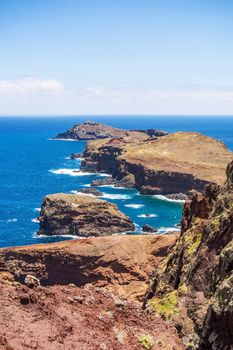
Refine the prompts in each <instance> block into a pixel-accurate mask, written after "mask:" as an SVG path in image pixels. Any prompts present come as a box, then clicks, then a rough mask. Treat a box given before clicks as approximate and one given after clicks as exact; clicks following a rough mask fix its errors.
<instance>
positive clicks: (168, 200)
mask: <svg viewBox="0 0 233 350" xmlns="http://www.w3.org/2000/svg"><path fill="white" fill-rule="evenodd" d="M153 197H155V198H157V199H159V200H161V201H167V202H173V203H184V202H185V200H184V199H172V198H167V197H166V196H163V195H161V194H155V195H153Z"/></svg>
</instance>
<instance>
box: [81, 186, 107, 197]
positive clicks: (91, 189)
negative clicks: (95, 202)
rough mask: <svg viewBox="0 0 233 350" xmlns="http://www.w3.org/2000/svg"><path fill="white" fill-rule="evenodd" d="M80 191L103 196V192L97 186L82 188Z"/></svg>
mask: <svg viewBox="0 0 233 350" xmlns="http://www.w3.org/2000/svg"><path fill="white" fill-rule="evenodd" d="M79 192H81V193H84V194H92V195H93V196H96V197H101V196H103V192H101V191H98V190H97V189H96V188H89V187H88V188H81V190H79Z"/></svg>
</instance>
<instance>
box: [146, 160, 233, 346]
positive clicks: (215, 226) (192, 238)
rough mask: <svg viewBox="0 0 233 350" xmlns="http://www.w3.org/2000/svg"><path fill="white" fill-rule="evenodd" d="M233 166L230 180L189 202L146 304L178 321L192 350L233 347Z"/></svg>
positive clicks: (231, 165)
mask: <svg viewBox="0 0 233 350" xmlns="http://www.w3.org/2000/svg"><path fill="white" fill-rule="evenodd" d="M232 203H233V162H232V163H230V164H229V165H228V167H227V181H226V183H225V184H224V185H223V186H222V187H220V186H213V185H212V186H209V187H207V189H206V192H205V194H204V195H201V194H195V195H194V196H193V198H192V199H191V200H189V201H187V202H186V204H185V207H184V213H183V214H184V215H183V221H182V233H181V236H180V237H179V239H178V240H177V242H176V243H175V245H174V246H173V248H172V249H171V251H170V253H169V254H168V257H167V258H166V260H164V261H163V262H162V264H161V265H160V266H159V267H158V268H157V269H156V270H155V273H154V277H153V279H152V281H151V288H150V289H149V291H148V293H147V296H146V301H147V303H146V305H147V307H148V308H151V309H153V310H154V311H155V312H157V313H160V314H161V315H162V316H163V317H164V318H167V319H170V320H171V322H173V323H176V326H177V329H179V332H180V334H181V335H182V337H183V339H184V341H185V343H186V346H187V348H188V349H206V350H207V349H208V350H209V349H213V350H214V349H224V350H228V349H229V350H230V349H232V344H233V307H232V296H233V271H232V269H233V206H232Z"/></svg>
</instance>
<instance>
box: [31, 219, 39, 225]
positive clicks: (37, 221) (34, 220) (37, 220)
mask: <svg viewBox="0 0 233 350" xmlns="http://www.w3.org/2000/svg"><path fill="white" fill-rule="evenodd" d="M32 222H35V223H36V224H39V222H40V220H39V219H37V218H35V219H32Z"/></svg>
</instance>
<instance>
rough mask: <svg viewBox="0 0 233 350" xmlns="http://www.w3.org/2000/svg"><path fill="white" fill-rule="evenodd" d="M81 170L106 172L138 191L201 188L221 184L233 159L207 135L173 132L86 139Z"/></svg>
mask: <svg viewBox="0 0 233 350" xmlns="http://www.w3.org/2000/svg"><path fill="white" fill-rule="evenodd" d="M84 158H85V159H84V160H83V161H82V163H81V169H82V170H84V171H93V172H107V173H109V174H111V175H112V176H113V178H114V179H115V180H116V181H117V182H118V183H119V182H120V183H122V184H124V183H125V184H126V186H127V187H136V188H138V189H139V190H140V191H141V193H142V194H164V195H169V194H174V193H177V194H179V193H184V194H186V195H189V196H191V194H192V191H193V190H197V191H201V192H203V191H204V187H205V185H207V184H208V183H215V184H223V182H224V180H225V167H226V165H227V163H228V162H229V161H231V160H232V159H233V154H232V152H231V151H229V150H228V149H227V148H226V146H225V145H224V144H223V143H222V142H220V141H217V140H215V139H213V138H211V137H207V136H204V135H201V134H199V133H192V132H177V133H174V134H171V135H167V136H163V137H160V138H158V139H156V140H150V139H149V140H148V139H147V140H139V139H137V138H134V139H133V140H131V141H129V140H127V139H126V138H124V139H122V140H115V139H106V140H98V141H92V142H89V143H88V144H87V146H86V150H85V152H84Z"/></svg>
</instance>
